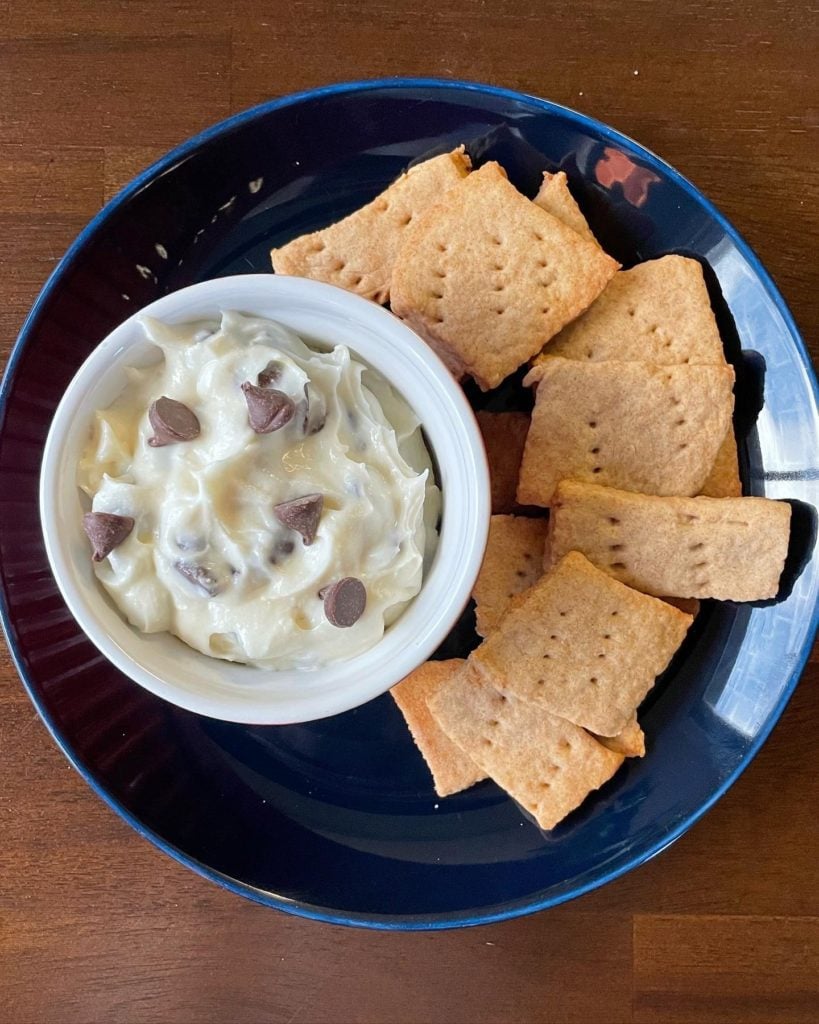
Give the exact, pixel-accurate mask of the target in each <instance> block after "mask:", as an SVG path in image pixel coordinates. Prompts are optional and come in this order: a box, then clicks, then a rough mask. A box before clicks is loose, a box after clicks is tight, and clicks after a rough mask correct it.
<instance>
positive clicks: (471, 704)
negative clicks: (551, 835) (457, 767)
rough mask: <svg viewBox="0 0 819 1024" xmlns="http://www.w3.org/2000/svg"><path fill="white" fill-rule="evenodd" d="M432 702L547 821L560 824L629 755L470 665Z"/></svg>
mask: <svg viewBox="0 0 819 1024" xmlns="http://www.w3.org/2000/svg"><path fill="white" fill-rule="evenodd" d="M429 706H430V711H431V712H432V714H433V716H434V718H435V720H436V721H437V722H438V724H439V725H440V726H441V728H442V729H443V730H444V732H445V733H446V734H447V735H448V736H450V737H451V738H452V740H453V741H454V742H455V743H457V744H458V746H459V747H461V749H462V750H464V751H465V752H466V753H467V754H468V755H469V757H470V758H472V760H473V761H475V763H476V764H479V765H480V766H481V768H482V769H483V771H485V772H486V773H487V775H489V776H490V778H492V779H493V780H494V781H495V782H496V783H497V784H498V785H499V786H501V787H502V788H503V789H505V790H506V792H507V793H508V794H509V795H510V796H511V797H512V799H513V800H516V801H517V802H518V803H519V804H521V805H522V806H523V807H524V808H525V809H526V810H527V811H529V813H530V814H532V815H534V817H535V820H536V821H537V823H538V825H540V827H541V828H544V829H551V828H554V827H555V825H557V823H558V822H559V821H562V820H563V818H565V817H566V815H567V814H569V812H570V811H573V810H574V809H575V808H576V807H579V806H580V804H581V803H582V802H583V801H584V800H585V799H586V797H587V796H588V795H589V793H590V792H591V791H592V790H595V789H598V788H599V787H600V786H602V785H603V783H604V782H607V781H608V780H609V779H610V778H611V777H612V775H614V773H615V772H616V771H617V769H618V768H619V767H620V765H621V764H622V763H623V757H622V755H621V754H617V753H615V752H614V751H612V750H608V749H607V748H606V747H604V746H603V745H602V744H601V743H598V742H597V740H595V739H593V738H592V737H591V736H590V735H589V734H588V733H587V732H585V731H584V730H583V729H578V728H577V727H576V726H574V725H572V724H571V723H570V722H567V721H564V720H563V719H561V718H558V717H556V716H554V715H551V714H549V713H548V712H545V711H543V710H542V709H541V708H539V707H535V705H533V704H527V703H526V702H525V701H521V700H518V699H517V698H516V697H515V696H514V695H513V694H509V693H499V692H498V691H497V690H495V689H493V688H492V687H491V686H490V685H489V684H488V683H486V682H484V681H482V680H480V679H479V678H477V677H475V676H474V675H473V674H472V673H471V672H470V671H469V669H468V668H467V669H465V670H464V671H462V672H460V673H458V674H457V675H454V676H453V677H452V678H451V679H450V680H449V681H448V682H447V684H446V685H445V686H443V687H442V688H441V689H440V690H439V691H438V692H437V693H436V694H435V696H434V697H431V698H430V702H429Z"/></svg>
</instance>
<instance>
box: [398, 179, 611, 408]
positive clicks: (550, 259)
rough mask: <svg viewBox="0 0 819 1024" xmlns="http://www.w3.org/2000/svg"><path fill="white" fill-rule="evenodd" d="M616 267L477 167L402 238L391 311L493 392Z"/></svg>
mask: <svg viewBox="0 0 819 1024" xmlns="http://www.w3.org/2000/svg"><path fill="white" fill-rule="evenodd" d="M617 267H618V264H617V263H615V261H614V260H613V259H611V258H610V257H609V256H607V255H606V254H605V253H603V252H602V251H601V250H600V249H599V248H598V247H597V246H596V245H593V244H592V243H591V242H588V241H586V240H585V239H584V238H581V237H580V235H578V234H577V232H576V231H572V229H571V228H568V227H566V225H565V224H563V223H561V221H559V220H558V219H557V218H556V217H553V216H551V214H548V213H546V211H545V210H543V209H541V208H540V207H539V206H536V205H535V204H534V203H533V202H531V200H529V199H527V198H526V197H525V196H523V195H521V193H520V192H518V191H517V189H516V188H515V187H514V186H513V185H512V184H510V183H509V181H507V179H506V175H505V173H504V171H503V169H502V168H501V167H500V166H499V165H498V164H496V163H487V164H484V165H483V167H481V168H480V169H479V170H477V171H475V172H474V173H473V174H470V175H469V176H468V177H466V178H464V179H463V180H462V181H460V182H459V183H458V184H457V185H456V186H455V187H454V188H452V189H450V191H449V192H448V193H447V194H446V195H445V196H444V198H443V200H442V201H441V202H440V203H438V204H436V205H435V206H433V207H430V208H429V209H427V210H426V211H425V212H424V213H423V214H422V215H421V217H419V218H418V221H417V223H414V224H413V226H412V228H411V229H410V230H409V231H408V232H407V234H406V237H405V239H404V242H403V245H402V246H401V249H400V251H399V253H398V256H397V258H396V261H395V267H394V270H393V277H392V287H391V301H392V309H393V312H395V313H397V314H398V316H400V317H402V318H403V319H404V320H406V321H407V323H408V324H409V325H410V326H411V327H412V328H414V329H415V330H416V331H417V332H418V333H419V334H420V335H421V336H422V337H424V338H426V340H427V341H428V342H429V343H430V344H431V345H432V346H433V348H435V349H436V350H437V351H438V352H439V353H440V354H441V356H442V358H443V359H444V360H445V362H446V363H447V365H448V366H449V367H450V369H451V370H452V371H453V373H455V374H456V375H457V376H463V374H465V373H469V374H471V375H472V376H473V377H474V378H475V380H476V381H477V382H478V384H479V385H480V387H481V388H483V389H484V390H488V389H489V388H494V387H496V386H497V385H498V384H500V382H501V381H502V380H503V379H504V378H505V377H507V376H508V375H509V374H510V373H512V372H513V371H514V370H516V369H517V368H518V367H519V366H520V365H521V364H522V363H525V362H526V361H527V360H528V359H530V358H531V357H532V356H533V355H535V353H536V352H538V351H539V350H540V349H541V348H542V346H543V345H544V344H545V343H546V342H547V341H548V340H549V339H550V338H551V337H552V336H553V335H554V334H556V333H557V332H558V331H559V330H560V328H561V327H563V326H564V325H565V324H566V323H568V322H569V321H570V320H572V319H573V318H574V317H576V316H577V315H578V314H579V313H581V312H582V311H583V310H584V309H586V308H587V306H589V305H590V304H591V303H592V302H593V301H594V299H595V298H596V297H597V296H598V295H599V294H600V292H601V291H602V290H603V288H604V287H605V285H606V282H607V281H608V280H609V279H610V278H611V276H612V275H613V274H614V272H615V271H616V270H617Z"/></svg>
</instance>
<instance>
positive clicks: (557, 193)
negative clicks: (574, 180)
mask: <svg viewBox="0 0 819 1024" xmlns="http://www.w3.org/2000/svg"><path fill="white" fill-rule="evenodd" d="M533 202H535V203H537V205H538V206H540V207H541V208H542V209H544V210H545V211H546V212H547V213H551V215H552V216H553V217H557V219H558V220H560V221H562V222H563V223H564V224H565V225H566V227H569V228H571V229H572V231H576V232H577V233H578V235H580V236H581V238H585V239H586V241H588V242H593V243H594V244H595V245H597V246H599V244H600V243H599V242H598V241H597V239H596V238H595V237H594V235H593V234H592V230H591V228H590V227H589V225H588V222H587V221H586V218H585V217H584V216H583V214H582V213H581V212H580V207H579V206H578V205H577V202H576V201H575V198H574V196H573V195H572V193H571V192H570V191H569V180H568V178H567V177H566V172H565V171H558V172H557V174H550V173H549V172H548V171H544V172H543V182H542V184H541V186H540V189H539V191H538V194H537V195H536V196H535V198H534V200H533Z"/></svg>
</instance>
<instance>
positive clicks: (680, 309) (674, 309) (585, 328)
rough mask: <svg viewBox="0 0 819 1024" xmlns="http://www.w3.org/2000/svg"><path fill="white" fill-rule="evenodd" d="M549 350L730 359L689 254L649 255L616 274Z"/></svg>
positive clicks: (621, 357)
mask: <svg viewBox="0 0 819 1024" xmlns="http://www.w3.org/2000/svg"><path fill="white" fill-rule="evenodd" d="M544 354H546V355H556V356H564V357H565V358H566V359H584V360H591V361H594V362H604V361H606V360H610V359H614V360H618V361H620V362H630V361H631V360H639V361H643V362H648V363H656V364H659V365H665V364H673V363H706V364H712V363H717V364H719V363H724V362H725V353H724V351H723V347H722V341H721V339H720V335H719V328H718V327H717V322H716V320H715V319H714V313H713V310H712V309H711V301H710V299H709V297H708V289H707V288H706V287H705V279H704V277H703V274H702V267H701V266H700V264H699V263H698V262H697V261H696V260H693V259H689V258H688V257H686V256H662V257H661V258H660V259H656V260H646V262H644V263H638V264H637V266H636V267H632V269H631V270H621V271H620V272H619V273H617V274H615V275H614V277H613V278H612V279H611V281H610V282H609V283H608V285H607V286H606V289H605V291H604V292H603V293H602V294H601V295H600V297H599V298H598V299H597V300H596V301H595V302H594V303H593V304H592V305H591V306H590V307H589V308H588V309H587V310H586V312H585V313H584V314H583V315H582V316H580V317H578V318H577V319H576V320H574V321H573V322H572V323H570V324H569V325H568V326H567V327H564V329H563V330H562V331H561V332H560V334H558V336H557V337H556V338H554V340H553V341H552V342H551V343H550V344H549V347H548V349H547V350H546V352H545V353H544Z"/></svg>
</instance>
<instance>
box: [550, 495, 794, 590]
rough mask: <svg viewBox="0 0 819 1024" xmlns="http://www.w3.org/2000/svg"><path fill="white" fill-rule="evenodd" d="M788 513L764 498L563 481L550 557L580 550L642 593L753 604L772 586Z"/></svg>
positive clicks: (784, 541) (552, 528) (785, 540)
mask: <svg viewBox="0 0 819 1024" xmlns="http://www.w3.org/2000/svg"><path fill="white" fill-rule="evenodd" d="M790 518H791V509H790V505H788V504H787V503H785V502H782V501H771V500H770V499H768V498H705V497H697V498H657V497H651V496H648V495H645V494H633V493H630V492H627V491H620V490H615V489H612V488H607V487H596V486H593V485H592V486H590V485H588V484H582V483H577V482H575V481H571V480H565V481H563V482H562V483H561V484H560V486H559V487H558V488H557V492H556V494H555V502H554V505H553V508H552V517H551V525H550V536H549V549H550V556H551V558H553V559H559V558H560V557H561V556H562V554H563V553H564V552H567V551H581V552H582V553H583V554H584V555H585V556H586V557H587V558H588V559H590V560H591V561H592V562H593V563H594V564H595V565H596V566H598V567H599V568H600V569H602V570H603V571H604V572H606V573H608V574H609V575H611V576H612V577H614V578H615V579H618V580H620V581H621V582H622V583H626V584H628V585H629V586H631V587H634V588H636V589H637V590H641V591H643V592H644V593H648V594H656V595H658V596H659V595H663V596H666V595H669V596H671V597H695V598H706V597H713V598H717V599H718V600H722V601H759V600H764V599H767V598H771V597H775V596H776V594H777V591H778V590H779V577H780V576H781V574H782V569H783V567H784V565H785V557H786V555H787V552H788V537H789V533H790Z"/></svg>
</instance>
